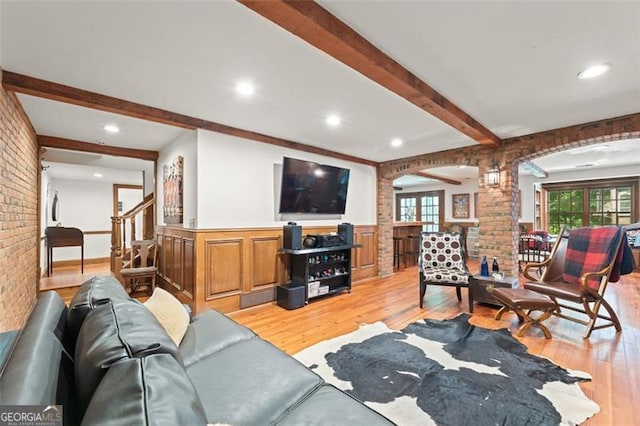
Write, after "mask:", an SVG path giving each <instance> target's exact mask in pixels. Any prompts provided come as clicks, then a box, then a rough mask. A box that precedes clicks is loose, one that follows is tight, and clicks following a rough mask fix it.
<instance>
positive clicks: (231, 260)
mask: <svg viewBox="0 0 640 426" xmlns="http://www.w3.org/2000/svg"><path fill="white" fill-rule="evenodd" d="M242 246H243V239H242V238H234V239H222V240H215V239H206V240H205V253H204V258H205V265H204V267H205V271H204V286H205V299H206V300H211V299H215V298H217V297H220V296H225V295H227V296H228V295H231V294H235V293H240V292H241V290H242V281H243V274H242V264H243V259H242Z"/></svg>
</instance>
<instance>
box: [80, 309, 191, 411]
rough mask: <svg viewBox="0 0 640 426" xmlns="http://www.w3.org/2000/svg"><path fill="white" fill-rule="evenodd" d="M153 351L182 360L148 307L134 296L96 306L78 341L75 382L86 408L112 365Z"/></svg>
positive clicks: (87, 319) (83, 405)
mask: <svg viewBox="0 0 640 426" xmlns="http://www.w3.org/2000/svg"><path fill="white" fill-rule="evenodd" d="M153 353H167V354H170V355H172V356H173V357H174V358H176V359H177V360H178V361H179V362H180V363H182V358H181V357H180V354H179V352H178V348H177V346H176V344H175V343H174V342H173V340H171V338H170V337H169V335H167V333H166V332H165V331H164V329H163V328H162V326H161V325H160V323H159V322H158V320H157V319H156V318H155V317H154V316H153V314H152V313H151V312H150V311H149V310H148V309H147V308H146V307H144V306H143V305H141V304H140V303H139V302H137V301H136V300H133V299H129V300H118V299H114V300H111V301H109V302H107V303H106V304H104V305H100V306H98V307H95V308H94V309H93V310H92V311H91V312H90V313H89V315H87V317H86V318H85V320H84V323H83V324H82V328H81V329H80V334H79V335H78V341H77V344H76V357H75V381H76V389H77V391H78V398H79V399H80V402H81V405H82V408H85V407H86V406H87V404H88V403H89V400H90V399H91V396H92V395H93V392H94V391H95V389H96V387H97V386H98V383H100V380H101V379H102V377H103V376H104V374H105V373H106V371H107V370H108V369H109V367H110V366H111V365H113V364H114V363H116V362H118V361H122V360H125V359H129V358H135V357H144V356H147V355H150V354H153Z"/></svg>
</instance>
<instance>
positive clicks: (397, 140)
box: [391, 138, 402, 148]
mask: <svg viewBox="0 0 640 426" xmlns="http://www.w3.org/2000/svg"><path fill="white" fill-rule="evenodd" d="M391 146H392V147H394V148H398V147H400V146H402V139H400V138H395V139H393V140H392V141H391Z"/></svg>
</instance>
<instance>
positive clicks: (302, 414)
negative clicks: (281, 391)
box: [275, 384, 394, 426]
mask: <svg viewBox="0 0 640 426" xmlns="http://www.w3.org/2000/svg"><path fill="white" fill-rule="evenodd" d="M275 424H276V425H282V426H285V425H291V426H298V425H306V426H314V425H316V426H323V425H349V426H373V425H387V426H389V425H393V424H394V423H393V422H391V421H390V420H389V419H387V418H386V417H384V416H383V415H381V414H379V413H377V412H375V411H373V410H372V409H371V408H369V407H367V406H366V405H364V404H363V403H361V402H360V401H358V400H357V399H355V398H353V397H352V396H350V395H348V394H346V393H344V392H342V391H339V390H338V389H336V388H335V387H333V386H331V385H327V384H325V385H324V386H322V387H321V388H320V389H318V390H317V391H315V392H314V393H313V394H312V395H311V396H310V397H309V398H307V399H305V400H304V401H302V403H301V404H300V405H297V406H296V407H294V408H293V409H292V410H291V411H288V412H287V413H285V415H284V416H282V417H281V418H280V419H278V421H276V422H275Z"/></svg>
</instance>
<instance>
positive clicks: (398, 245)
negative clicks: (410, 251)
mask: <svg viewBox="0 0 640 426" xmlns="http://www.w3.org/2000/svg"><path fill="white" fill-rule="evenodd" d="M404 241H405V240H404V238H400V237H393V268H394V269H396V265H397V268H398V269H400V258H402V261H403V262H404V267H405V268H406V267H407V257H406V256H405V254H404Z"/></svg>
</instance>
